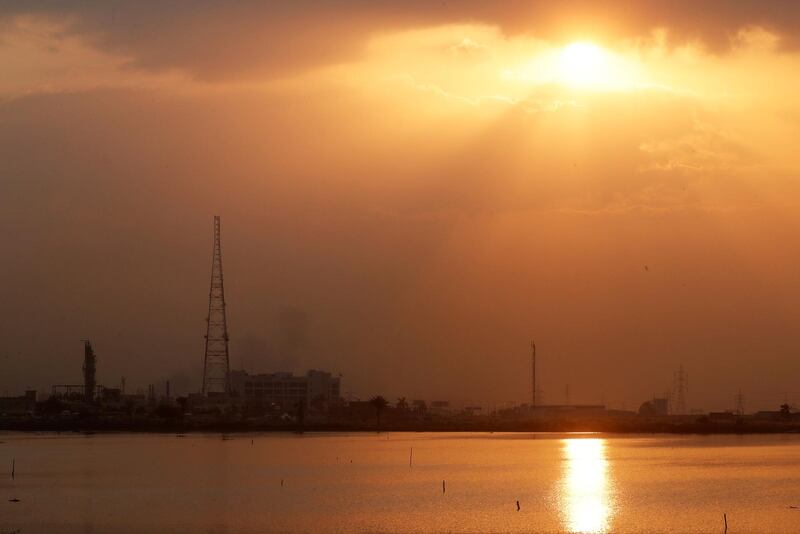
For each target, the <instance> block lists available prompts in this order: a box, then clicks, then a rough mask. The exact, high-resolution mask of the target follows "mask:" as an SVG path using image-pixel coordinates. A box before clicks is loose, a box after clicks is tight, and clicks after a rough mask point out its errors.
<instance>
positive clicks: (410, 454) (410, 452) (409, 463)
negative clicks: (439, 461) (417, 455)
mask: <svg viewBox="0 0 800 534" xmlns="http://www.w3.org/2000/svg"><path fill="white" fill-rule="evenodd" d="M413 457H414V447H411V450H410V451H408V467H409V468H410V467H411V459H412V458H413Z"/></svg>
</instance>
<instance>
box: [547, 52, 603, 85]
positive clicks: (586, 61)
mask: <svg viewBox="0 0 800 534" xmlns="http://www.w3.org/2000/svg"><path fill="white" fill-rule="evenodd" d="M558 70H559V73H558V75H559V78H560V79H561V81H562V82H564V83H566V84H567V85H572V86H579V87H585V86H596V85H605V84H607V82H608V81H609V80H608V78H609V75H610V72H609V70H610V69H609V57H608V53H607V52H605V51H604V50H603V49H602V48H600V47H599V46H597V45H595V44H592V43H586V42H578V43H572V44H570V45H568V46H566V47H565V48H564V50H563V51H562V52H561V55H560V57H559V61H558Z"/></svg>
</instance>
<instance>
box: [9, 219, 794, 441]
mask: <svg viewBox="0 0 800 534" xmlns="http://www.w3.org/2000/svg"><path fill="white" fill-rule="evenodd" d="M221 237H222V236H221V220H220V217H219V216H214V218H213V234H212V254H211V279H210V286H209V293H208V313H207V316H206V325H205V337H204V344H203V346H204V354H203V360H202V362H203V366H202V375H201V377H202V378H201V380H198V383H196V385H195V388H196V389H194V392H192V393H189V394H188V395H185V396H179V395H173V393H172V391H171V388H170V381H169V380H167V381H165V382H161V383H159V384H158V387H157V386H156V384H152V383H151V384H149V385H148V386H147V388H146V390H144V389H137V391H136V392H134V393H131V392H126V390H125V378H124V377H123V378H121V379H120V381H119V386H118V387H106V386H103V385H101V384H99V383H98V378H97V377H98V368H102V365H99V363H100V362H99V360H100V359H99V358H98V355H97V353H96V352H95V346H94V345H93V344H92V342H91V341H90V340H88V339H84V340H82V343H83V362H82V363H83V364H82V367H81V371H82V376H83V383H82V384H80V383H74V382H73V383H60V384H56V385H53V386H52V387H51V390H50V395H49V396H46V397H44V396H42V395H37V392H36V391H35V390H31V389H29V390H27V391H25V393H24V395H20V396H3V397H0V428H4V427H9V425H10V427H14V425H17V426H16V428H32V429H44V430H46V429H62V428H93V429H94V428H99V429H103V428H108V429H122V430H124V429H134V428H142V429H151V428H152V429H159V428H165V427H166V428H176V429H187V430H188V429H192V428H195V429H213V428H216V427H215V425H222V426H221V427H220V428H232V427H231V425H234V428H242V429H247V430H254V429H270V428H275V429H286V428H297V426H298V425H299V427H300V428H305V425H307V424H311V425H312V426H314V427H316V428H320V429H334V430H348V429H351V430H364V429H369V428H373V426H372V425H374V424H375V423H377V424H378V425H380V424H381V423H380V421H383V424H384V425H385V427H389V428H394V429H398V430H459V429H461V430H551V431H570V430H575V431H588V430H608V431H657V432H661V431H684V430H685V431H702V432H709V431H712V432H713V431H717V430H720V429H722V430H721V431H741V430H742V429H746V428H752V429H760V430H763V429H765V428H768V429H778V430H779V431H784V430H785V429H788V428H791V429H792V431H800V413H798V412H796V411H795V410H794V409H793V408H792V407H791V406H790V405H789V404H788V401H784V403H783V404H782V405H780V409H779V410H774V411H765V412H756V413H752V414H746V413H745V409H744V402H745V399H744V395H743V394H742V392H741V391H739V393H738V394H737V395H736V396H735V405H736V406H735V410H728V411H722V412H708V413H707V412H703V411H701V410H692V409H690V408H689V405H688V397H687V393H688V389H689V388H688V373H687V372H686V370H685V369H684V367H683V366H680V368H679V369H678V370H677V371H676V372H675V373H674V375H673V380H672V386H671V388H670V390H669V391H668V392H667V393H666V394H665V395H663V396H656V395H653V398H652V400H648V401H646V402H644V403H643V404H642V405H641V406H640V408H639V410H638V411H632V410H631V411H629V410H625V409H624V408H623V409H621V410H613V409H609V408H608V407H607V406H605V403H603V402H600V403H599V404H576V403H572V402H570V389H569V385H566V387H565V395H564V397H565V402H564V403H563V404H549V403H545V402H544V394H543V393H544V392H543V390H542V388H541V387H540V376H541V375H540V373H538V368H537V363H538V362H537V346H536V343H535V342H534V341H531V342H530V360H529V361H530V397H529V401H528V402H524V403H521V404H518V403H513V402H512V403H507V404H506V403H504V405H502V406H495V407H494V408H489V407H488V406H479V405H476V404H474V403H471V404H466V405H464V406H456V405H451V403H450V402H449V401H447V400H441V399H437V400H430V401H425V400H421V399H409V400H407V399H406V398H405V397H400V398H398V399H397V401H396V402H391V401H390V400H387V399H386V398H384V397H383V396H381V395H374V396H371V398H368V399H366V400H360V399H358V398H355V397H354V396H352V395H351V394H349V393H348V395H347V397H348V398H347V399H346V400H345V399H344V398H343V396H342V387H341V375H334V373H331V372H328V371H321V370H316V369H311V370H308V371H306V372H305V373H303V374H299V375H296V374H294V373H293V372H292V371H291V370H283V369H277V370H272V371H271V372H266V373H253V372H250V371H248V370H245V369H231V365H230V362H231V358H230V336H229V330H228V318H227V302H226V300H225V284H224V276H223V268H222V266H223V261H222V244H221ZM543 355H544V356H545V360H546V354H545V353H543ZM76 360H77V359H76ZM75 363H76V367H75V368H76V370H77V363H78V362H77V361H76V362H75ZM198 371H201V370H200V369H198ZM198 374H200V373H198ZM526 396H527V395H526ZM765 425H766V426H765Z"/></svg>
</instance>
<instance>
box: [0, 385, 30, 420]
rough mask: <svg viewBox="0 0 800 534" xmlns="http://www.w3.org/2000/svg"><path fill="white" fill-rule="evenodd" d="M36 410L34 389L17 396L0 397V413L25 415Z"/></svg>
mask: <svg viewBox="0 0 800 534" xmlns="http://www.w3.org/2000/svg"><path fill="white" fill-rule="evenodd" d="M34 410H36V391H34V390H28V391H26V392H25V395H22V396H19V397H0V415H25V414H32V413H33V412H34Z"/></svg>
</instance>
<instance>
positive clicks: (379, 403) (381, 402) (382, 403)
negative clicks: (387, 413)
mask: <svg viewBox="0 0 800 534" xmlns="http://www.w3.org/2000/svg"><path fill="white" fill-rule="evenodd" d="M369 403H370V404H371V405H372V406H373V407H374V408H375V416H376V419H377V432H380V431H381V412H383V409H384V408H386V406H388V405H389V401H387V400H386V399H385V398H383V396H382V395H376V396H374V397H372V398H371V399H370V400H369Z"/></svg>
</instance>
